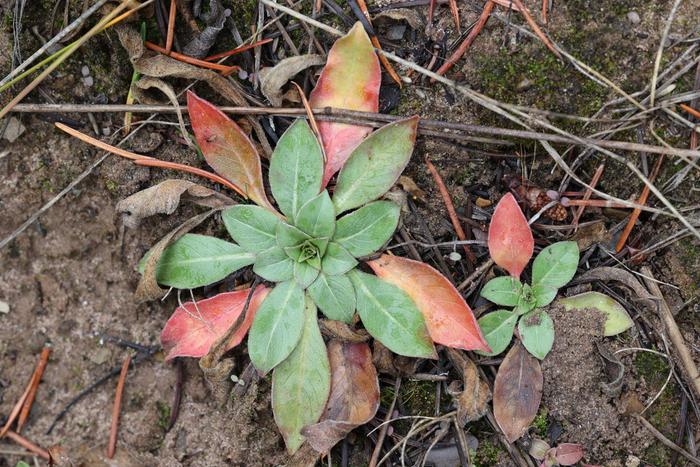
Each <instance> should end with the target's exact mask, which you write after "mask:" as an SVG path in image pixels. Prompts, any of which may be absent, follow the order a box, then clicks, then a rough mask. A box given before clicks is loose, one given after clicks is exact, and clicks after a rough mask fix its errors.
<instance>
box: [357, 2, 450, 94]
mask: <svg viewBox="0 0 700 467" xmlns="http://www.w3.org/2000/svg"><path fill="white" fill-rule="evenodd" d="M452 1H454V0H452ZM357 5H358V6H359V7H360V10H361V12H362V14H363V15H364V16H365V18H367V22H369V24H370V25H371V24H372V19H371V18H370V16H369V9H368V8H367V4H366V3H365V0H357ZM458 27H459V26H458ZM369 40H370V42H372V45H373V46H374V47H376V48H377V49H380V50H381V49H382V45H381V44H380V43H379V39H378V38H377V35H376V34H371V35H370V37H369ZM379 61H380V62H381V64H382V66H383V67H384V69H385V70H386V71H387V73H389V76H391V79H393V80H394V82H395V83H396V84H398V85H399V88H403V81H401V77H400V76H399V74H398V73H397V72H396V70H395V69H394V67H393V66H392V65H391V62H389V60H388V59H387V58H386V57H385V56H384V55H382V54H379Z"/></svg>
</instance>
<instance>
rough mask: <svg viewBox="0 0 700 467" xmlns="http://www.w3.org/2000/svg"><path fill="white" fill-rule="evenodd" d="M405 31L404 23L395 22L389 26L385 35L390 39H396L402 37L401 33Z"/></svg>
mask: <svg viewBox="0 0 700 467" xmlns="http://www.w3.org/2000/svg"><path fill="white" fill-rule="evenodd" d="M405 33H406V25H405V24H397V25H396V26H392V27H390V28H389V31H388V32H387V35H386V37H387V38H388V39H389V40H392V41H398V40H401V39H403V35H404V34H405Z"/></svg>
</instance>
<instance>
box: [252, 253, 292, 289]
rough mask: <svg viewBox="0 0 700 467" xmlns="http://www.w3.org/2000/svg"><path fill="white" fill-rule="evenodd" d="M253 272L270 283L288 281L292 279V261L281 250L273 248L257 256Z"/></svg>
mask: <svg viewBox="0 0 700 467" xmlns="http://www.w3.org/2000/svg"><path fill="white" fill-rule="evenodd" d="M253 272H254V273H255V274H257V275H258V276H260V277H262V278H263V279H265V280H267V281H270V282H284V281H288V280H290V279H291V278H292V277H294V260H293V259H291V258H290V257H289V256H288V255H287V253H285V251H284V250H283V249H282V248H280V247H278V246H273V247H272V248H270V249H269V250H265V251H263V252H262V253H260V254H259V255H258V256H257V258H256V260H255V264H253Z"/></svg>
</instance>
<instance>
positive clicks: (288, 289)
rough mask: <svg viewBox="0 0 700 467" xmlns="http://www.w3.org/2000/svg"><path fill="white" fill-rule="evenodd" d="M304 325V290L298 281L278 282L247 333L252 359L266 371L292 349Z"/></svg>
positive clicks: (262, 370) (277, 363) (259, 369)
mask: <svg viewBox="0 0 700 467" xmlns="http://www.w3.org/2000/svg"><path fill="white" fill-rule="evenodd" d="M303 327H304V291H303V290H302V289H301V288H300V287H299V286H298V285H297V284H296V283H295V282H291V281H289V282H282V283H280V284H277V285H276V286H275V288H274V289H272V292H270V293H269V295H268V296H267V297H265V300H263V302H262V304H261V305H260V308H258V312H257V314H256V315H255V319H254V320H253V326H252V327H251V328H250V336H249V337H248V354H249V355H250V361H251V362H253V365H255V368H256V369H257V370H258V372H260V373H261V374H266V373H267V372H268V371H270V370H272V369H273V368H274V367H276V366H277V365H279V364H280V363H281V362H282V361H283V360H284V359H285V358H287V357H288V356H289V354H290V353H292V350H294V348H295V347H296V346H297V343H298V342H299V339H300V338H301V334H302V330H303Z"/></svg>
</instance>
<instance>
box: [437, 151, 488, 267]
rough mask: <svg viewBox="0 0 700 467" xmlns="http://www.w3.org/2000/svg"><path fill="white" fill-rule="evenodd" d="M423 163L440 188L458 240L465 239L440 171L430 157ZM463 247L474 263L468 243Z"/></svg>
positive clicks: (474, 259)
mask: <svg viewBox="0 0 700 467" xmlns="http://www.w3.org/2000/svg"><path fill="white" fill-rule="evenodd" d="M425 165H427V166H428V170H429V171H430V174H431V175H432V176H433V179H434V180H435V184H436V185H437V187H438V190H440V195H441V196H442V200H443V201H444V202H445V207H447V214H448V215H449V216H450V221H451V222H452V226H453V227H454V229H455V232H456V233H457V238H459V239H460V240H466V239H467V236H466V235H465V234H464V230H463V229H462V224H460V222H459V217H457V211H455V207H454V204H452V197H451V196H450V192H449V191H448V190H447V187H446V186H445V182H444V181H443V180H442V177H441V176H440V172H438V170H437V169H436V168H435V166H434V165H433V163H432V162H430V159H428V158H426V159H425ZM462 247H463V248H464V253H465V254H466V255H467V259H468V261H469V262H470V263H471V264H472V265H474V264H475V263H476V256H475V255H474V253H473V252H472V250H471V249H470V248H469V245H466V244H465V245H462Z"/></svg>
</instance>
